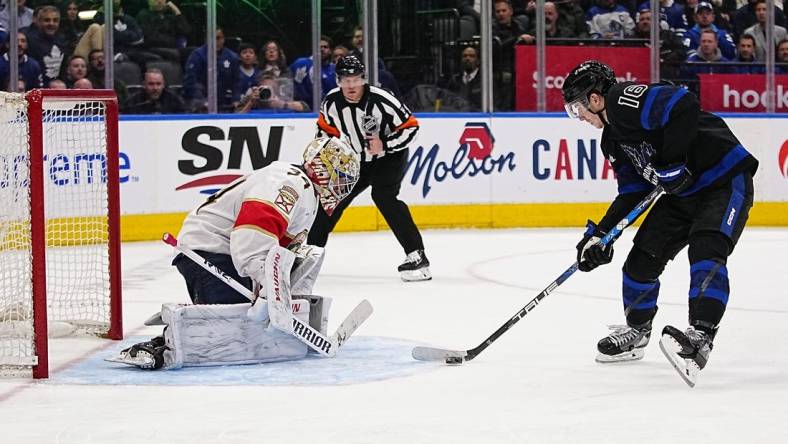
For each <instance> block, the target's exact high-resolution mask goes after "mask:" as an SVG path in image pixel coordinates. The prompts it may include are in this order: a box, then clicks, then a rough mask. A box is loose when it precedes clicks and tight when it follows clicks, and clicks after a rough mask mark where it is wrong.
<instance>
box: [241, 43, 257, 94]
mask: <svg viewBox="0 0 788 444" xmlns="http://www.w3.org/2000/svg"><path fill="white" fill-rule="evenodd" d="M238 65H239V66H238V86H237V89H238V91H239V92H240V93H241V95H244V94H247V93H248V91H249V90H250V89H251V88H252V87H253V86H255V85H257V82H258V78H259V77H260V73H261V71H260V68H259V67H258V66H257V49H255V47H254V45H252V44H251V43H247V42H242V43H241V45H240V46H238Z"/></svg>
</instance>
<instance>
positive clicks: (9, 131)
mask: <svg viewBox="0 0 788 444" xmlns="http://www.w3.org/2000/svg"><path fill="white" fill-rule="evenodd" d="M0 94H1V95H0V369H2V370H4V371H5V372H11V373H14V370H18V371H20V372H22V373H24V372H25V369H27V368H29V369H31V370H32V376H33V377H34V378H46V377H48V375H49V362H48V337H49V336H52V335H57V336H59V335H62V334H66V333H70V332H72V331H76V330H79V331H84V332H87V333H90V334H95V335H100V336H104V337H107V338H111V339H122V336H123V327H122V313H121V298H120V295H121V285H120V235H119V218H120V216H119V213H120V205H119V201H120V196H119V189H118V188H119V183H120V181H119V169H118V162H119V159H118V127H117V121H118V103H117V99H116V97H115V93H114V91H111V90H50V89H46V90H32V91H30V92H28V93H27V94H14V93H0ZM50 327H51V328H52V330H58V331H50ZM63 331H65V333H63Z"/></svg>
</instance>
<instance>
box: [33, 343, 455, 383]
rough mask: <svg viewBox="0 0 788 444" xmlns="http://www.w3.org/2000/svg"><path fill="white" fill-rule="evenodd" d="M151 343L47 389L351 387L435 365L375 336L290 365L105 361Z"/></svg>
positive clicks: (75, 370)
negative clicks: (162, 367) (166, 366)
mask: <svg viewBox="0 0 788 444" xmlns="http://www.w3.org/2000/svg"><path fill="white" fill-rule="evenodd" d="M147 339H149V338H147V337H144V336H135V337H131V338H127V339H125V340H124V341H122V342H120V343H118V344H117V345H116V346H114V347H111V348H109V349H103V350H100V351H98V352H96V353H94V354H92V355H90V356H89V357H87V358H86V359H84V360H82V361H80V362H78V363H77V364H76V365H73V366H71V367H69V368H67V369H66V370H63V371H61V372H58V373H56V374H54V375H50V379H49V380H48V381H47V382H46V383H47V384H62V385H154V386H155V385H163V386H195V385H199V386H326V385H351V384H361V383H366V382H374V381H381V380H386V379H392V378H400V377H407V376H411V375H413V374H416V373H421V372H424V371H429V370H434V369H436V368H439V367H436V366H434V365H429V364H428V363H424V362H419V361H415V360H414V359H413V358H412V357H411V351H412V349H413V347H414V346H416V345H421V344H418V343H416V342H413V341H407V340H404V339H397V338H386V337H377V336H354V337H352V338H351V339H350V340H348V342H347V344H345V345H343V346H342V349H341V350H340V351H339V353H337V356H336V357H335V358H321V357H319V356H317V355H314V354H311V353H310V354H309V355H307V357H306V358H304V359H299V360H294V361H283V362H274V363H267V364H252V365H229V366H216V367H185V368H181V369H178V370H167V371H150V370H141V369H138V368H136V367H132V366H129V365H125V364H119V363H112V362H106V361H104V359H105V358H108V357H111V356H113V355H115V354H117V353H118V352H119V351H120V350H122V349H124V348H126V347H129V346H131V345H133V344H136V343H138V342H142V341H145V340H147Z"/></svg>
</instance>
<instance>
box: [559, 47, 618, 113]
mask: <svg viewBox="0 0 788 444" xmlns="http://www.w3.org/2000/svg"><path fill="white" fill-rule="evenodd" d="M615 84H616V75H615V73H614V72H613V70H612V69H611V68H610V67H609V66H607V65H605V64H604V63H602V62H598V61H596V60H588V61H586V62H583V63H581V64H579V65H578V66H577V67H575V69H573V70H572V71H571V72H570V73H569V75H567V76H566V79H565V80H564V86H563V88H562V92H563V95H564V106H565V107H566V112H567V114H569V117H572V118H577V116H578V115H577V114H578V113H577V105H582V106H584V107H585V108H586V109H588V97H589V96H590V95H591V93H592V92H595V93H599V94H602V95H604V94H605V93H607V91H608V90H609V89H610V87H611V86H613V85H615Z"/></svg>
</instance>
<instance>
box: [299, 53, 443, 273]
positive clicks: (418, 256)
mask: <svg viewBox="0 0 788 444" xmlns="http://www.w3.org/2000/svg"><path fill="white" fill-rule="evenodd" d="M336 75H337V85H339V88H334V89H333V90H331V91H330V92H329V93H328V94H327V95H326V98H325V99H324V100H323V104H322V105H321V106H320V114H319V116H318V119H317V128H318V129H317V134H318V136H325V135H330V136H333V137H344V138H346V139H347V140H348V141H349V143H350V145H351V146H352V147H353V148H354V149H355V150H356V151H357V152H359V153H360V154H361V160H362V162H361V175H360V177H359V180H358V183H356V186H355V187H354V188H353V191H352V192H351V193H350V195H349V196H348V197H347V198H345V199H344V200H342V202H340V203H339V204H338V206H337V207H336V208H335V209H334V211H333V212H331V214H330V215H329V214H327V213H326V212H325V211H323V209H322V208H319V209H318V213H317V217H316V218H315V222H314V224H312V229H311V230H309V239H308V243H309V244H311V245H317V246H320V247H323V246H325V245H326V241H327V240H328V234H329V233H330V232H331V231H332V230H333V229H334V226H336V224H337V222H339V218H340V217H342V212H343V211H344V210H345V208H347V207H348V205H350V203H351V202H352V201H353V199H354V198H355V197H356V196H358V195H359V194H361V192H363V191H364V190H366V189H367V187H371V188H372V200H373V201H374V202H375V206H377V207H378V209H379V210H380V212H381V213H382V214H383V218H385V219H386V222H387V223H388V225H389V227H391V231H393V232H394V236H396V237H397V241H399V243H400V245H402V248H403V250H405V254H406V255H407V256H406V258H405V261H404V262H403V263H402V264H401V265H400V266H399V267H398V268H397V270H398V271H399V272H400V277H401V278H402V280H403V281H406V282H409V281H426V280H430V279H432V275H431V274H430V270H429V265H430V261H429V260H427V256H425V255H424V243H423V241H422V240H421V234H420V233H419V229H418V227H416V224H415V223H414V222H413V217H411V215H410V210H409V209H408V206H407V205H406V204H405V202H403V201H401V200H399V199H398V198H397V195H398V194H399V189H400V184H401V182H402V179H403V178H404V177H405V166H406V164H407V161H408V144H410V143H411V142H413V140H414V139H415V138H416V133H417V132H418V130H419V123H418V121H416V118H415V117H413V114H411V112H410V110H409V109H408V108H407V107H406V106H405V105H403V104H402V103H400V101H399V100H397V98H396V97H394V96H393V95H392V94H391V93H389V92H388V91H386V90H384V89H381V88H378V87H375V86H370V85H368V84H367V81H366V77H365V73H364V64H363V63H361V61H360V60H359V59H358V58H356V57H355V56H347V57H344V58H342V59H340V60H339V62H337V65H336Z"/></svg>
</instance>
